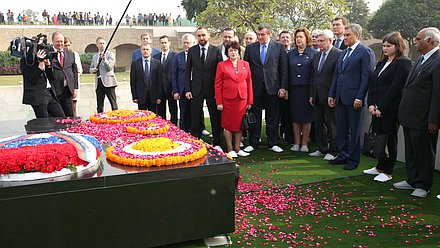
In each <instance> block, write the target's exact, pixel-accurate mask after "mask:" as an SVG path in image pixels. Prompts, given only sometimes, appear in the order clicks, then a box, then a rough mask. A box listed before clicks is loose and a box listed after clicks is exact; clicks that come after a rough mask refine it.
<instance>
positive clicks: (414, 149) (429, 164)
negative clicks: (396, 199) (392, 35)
mask: <svg viewBox="0 0 440 248" xmlns="http://www.w3.org/2000/svg"><path fill="white" fill-rule="evenodd" d="M415 42H416V48H417V51H419V52H420V53H421V54H422V56H421V57H420V58H419V59H418V60H417V62H416V64H415V65H414V66H413V68H412V69H411V71H410V73H409V75H408V78H407V80H406V83H405V86H404V88H403V93H402V100H401V102H400V106H399V122H400V124H401V125H402V126H403V135H404V137H405V163H406V180H405V181H401V182H398V183H395V184H394V186H395V187H396V188H399V189H414V191H413V192H412V194H411V195H412V196H416V197H426V195H427V194H428V193H429V190H430V189H431V187H432V177H433V172H434V166H435V154H436V147H437V138H438V129H439V122H440V52H439V42H440V32H439V30H438V29H437V28H424V29H422V30H421V31H420V32H419V33H418V34H417V36H416V39H415Z"/></svg>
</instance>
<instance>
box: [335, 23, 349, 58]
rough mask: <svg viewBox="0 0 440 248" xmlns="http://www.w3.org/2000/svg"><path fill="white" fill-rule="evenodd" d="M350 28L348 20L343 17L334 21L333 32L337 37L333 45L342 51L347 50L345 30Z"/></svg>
mask: <svg viewBox="0 0 440 248" xmlns="http://www.w3.org/2000/svg"><path fill="white" fill-rule="evenodd" d="M347 26H348V20H347V19H346V18H345V17H343V16H336V17H335V18H333V21H332V31H333V34H334V35H335V39H334V40H333V43H332V45H333V46H334V47H336V48H339V49H340V50H344V49H345V48H347V45H346V44H345V43H344V30H345V27H347Z"/></svg>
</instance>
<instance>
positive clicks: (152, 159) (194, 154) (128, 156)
mask: <svg viewBox="0 0 440 248" xmlns="http://www.w3.org/2000/svg"><path fill="white" fill-rule="evenodd" d="M163 139H168V140H169V141H166V142H165V141H164V140H163ZM154 142H156V143H159V144H161V145H159V146H155V147H156V148H154V149H153V148H151V147H146V146H149V145H151V144H153V143H154ZM169 142H173V143H177V144H178V147H176V148H174V149H169ZM136 147H138V148H139V147H142V148H140V150H138V149H136ZM167 148H168V150H167ZM155 149H156V150H155ZM144 150H145V152H144ZM206 154H207V149H206V147H205V145H204V144H203V143H202V142H201V141H198V140H194V139H182V140H173V139H170V138H162V139H160V140H158V138H152V139H151V141H149V142H144V140H141V141H138V142H134V143H132V144H129V145H127V144H123V143H121V144H116V145H115V146H110V147H109V148H108V149H107V151H106V155H107V159H109V160H110V161H112V162H115V163H118V164H123V165H128V166H139V167H142V166H145V167H150V166H163V165H175V164H182V163H187V162H191V161H194V160H197V159H200V158H202V157H204V156H205V155H206Z"/></svg>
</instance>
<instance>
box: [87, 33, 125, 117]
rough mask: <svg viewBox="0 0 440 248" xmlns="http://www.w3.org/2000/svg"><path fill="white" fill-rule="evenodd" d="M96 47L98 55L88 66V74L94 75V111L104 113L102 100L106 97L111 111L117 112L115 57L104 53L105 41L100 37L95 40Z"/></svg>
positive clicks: (110, 53) (109, 53)
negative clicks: (95, 106)
mask: <svg viewBox="0 0 440 248" xmlns="http://www.w3.org/2000/svg"><path fill="white" fill-rule="evenodd" d="M96 46H97V47H98V53H96V54H95V55H94V56H93V58H92V64H91V65H90V73H93V74H96V79H95V92H96V105H97V108H96V109H97V111H98V113H102V112H104V99H105V96H107V98H108V100H109V101H110V105H111V108H112V110H117V109H118V104H117V103H116V92H115V88H116V86H118V82H117V81H116V77H115V72H114V67H115V55H114V54H113V53H112V52H109V51H107V52H106V53H104V50H105V39H104V38H102V37H98V38H97V39H96ZM98 64H99V68H98Z"/></svg>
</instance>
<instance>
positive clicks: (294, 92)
mask: <svg viewBox="0 0 440 248" xmlns="http://www.w3.org/2000/svg"><path fill="white" fill-rule="evenodd" d="M294 37H295V49H293V50H291V51H290V52H289V53H288V54H287V65H288V75H289V104H290V115H291V118H292V122H293V132H294V135H295V142H294V145H293V146H292V148H290V150H291V151H295V152H297V151H301V152H308V151H309V148H308V146H307V145H308V142H309V135H310V129H311V125H312V119H313V107H312V106H311V105H310V103H309V96H310V93H309V92H310V79H311V72H312V57H313V54H314V50H313V48H311V43H312V37H311V35H310V31H309V30H308V29H307V28H298V29H297V30H296V31H295V35H294Z"/></svg>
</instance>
